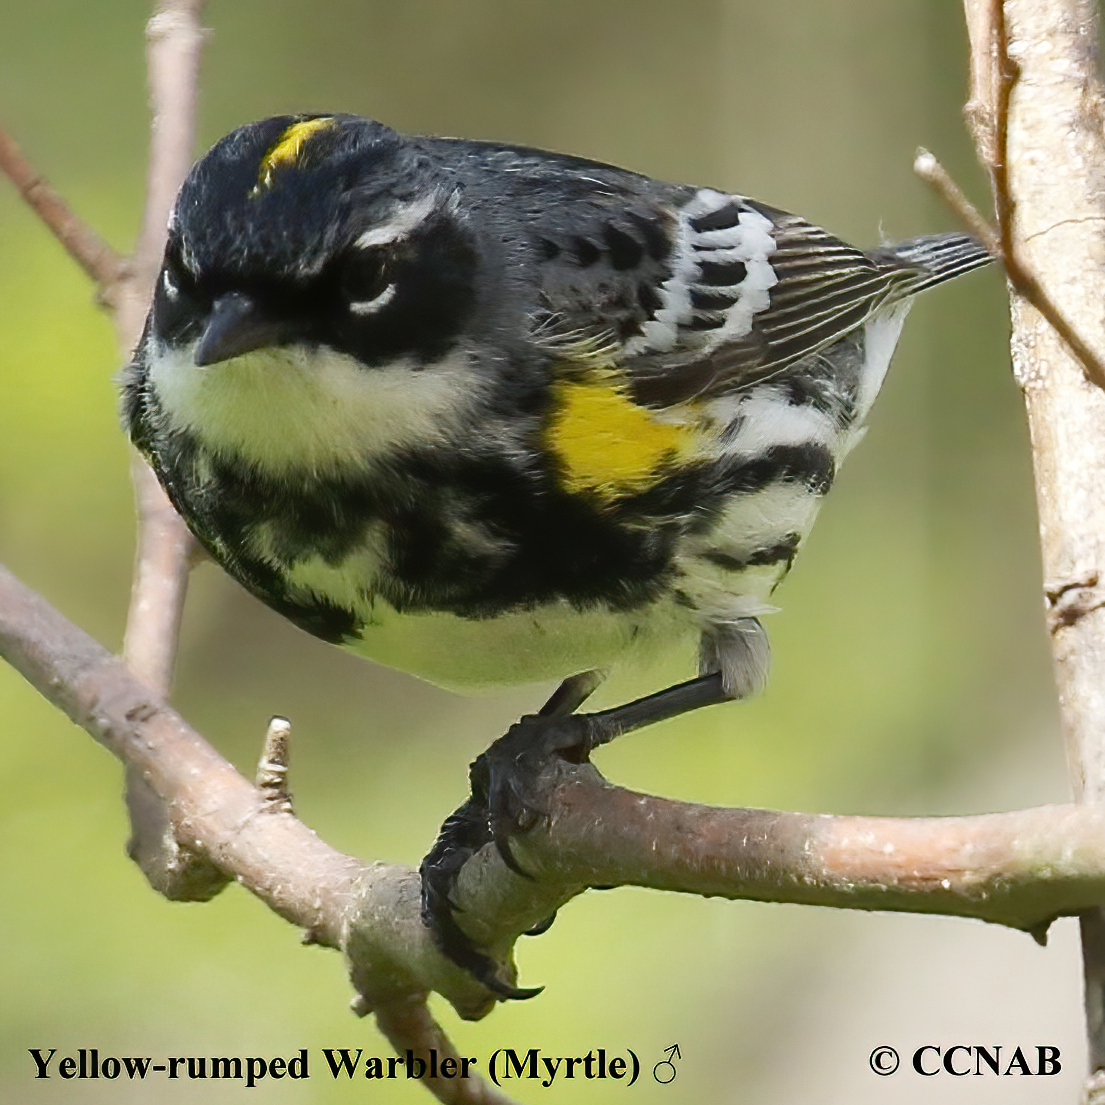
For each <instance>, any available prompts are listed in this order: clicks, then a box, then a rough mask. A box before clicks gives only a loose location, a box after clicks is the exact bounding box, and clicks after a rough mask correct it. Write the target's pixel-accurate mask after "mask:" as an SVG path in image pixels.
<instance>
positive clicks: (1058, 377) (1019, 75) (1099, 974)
mask: <svg viewBox="0 0 1105 1105" xmlns="http://www.w3.org/2000/svg"><path fill="white" fill-rule="evenodd" d="M965 7H966V12H967V24H968V29H969V32H970V36H971V46H972V78H971V100H970V103H969V104H968V113H967V114H968V119H969V121H970V122H971V124H972V126H973V129H974V132H975V138H976V142H977V143H978V147H979V153H980V156H981V158H982V160H983V162H984V164H986V165H987V167H988V168H990V170H991V177H992V180H993V183H994V192H995V207H996V211H997V215H998V221H999V231H1000V236H1001V238H1002V246H1003V251H1004V253H1005V257H1006V262H1007V268H1008V270H1009V271H1010V276H1011V282H1012V283H1013V285H1014V290H1015V291H1016V290H1017V288H1016V285H1017V281H1016V280H1014V279H1012V276H1013V271H1014V268H1021V269H1024V270H1026V271H1027V272H1028V273H1029V274H1030V275H1031V277H1032V278H1033V280H1034V281H1035V282H1038V286H1040V287H1042V288H1046V289H1047V290H1048V293H1049V299H1050V300H1051V301H1053V302H1055V304H1056V305H1057V307H1058V309H1059V310H1060V311H1061V313H1062V317H1063V318H1064V319H1065V320H1067V321H1068V322H1069V325H1070V328H1071V329H1072V330H1073V332H1074V334H1075V337H1076V339H1077V341H1078V342H1080V343H1082V346H1083V348H1084V349H1087V350H1089V351H1090V352H1091V360H1096V361H1097V362H1098V363H1100V356H1099V353H1098V355H1097V356H1096V357H1095V356H1094V355H1093V353H1094V351H1100V350H1103V349H1105V316H1103V313H1102V311H1101V303H1102V301H1103V300H1105V287H1103V283H1105V282H1103V278H1102V258H1105V131H1103V126H1102V123H1103V115H1105V113H1103V109H1102V108H1103V97H1102V89H1101V86H1100V82H1099V79H1098V75H1097V64H1098V59H1097V11H1096V8H1097V5H1096V2H1095V0H1005V2H1004V3H1003V2H1002V0H965ZM1012 320H1013V338H1012V348H1013V365H1014V371H1015V373H1016V377H1017V380H1018V382H1019V383H1020V385H1021V388H1022V390H1023V392H1024V397H1025V405H1026V408H1027V411H1028V420H1029V429H1030V433H1031V439H1032V450H1033V460H1034V468H1035V479H1036V497H1037V504H1038V509H1039V518H1040V539H1041V547H1042V554H1043V567H1044V602H1045V608H1046V611H1047V624H1048V630H1049V633H1050V637H1051V644H1052V655H1053V661H1054V666H1055V678H1056V682H1057V684H1058V689H1059V703H1060V710H1061V716H1062V724H1063V733H1064V739H1065V741H1066V746H1067V759H1068V763H1069V765H1070V771H1071V779H1072V783H1073V787H1074V791H1075V795H1076V797H1077V798H1078V800H1079V801H1080V802H1085V803H1102V802H1105V392H1103V391H1102V389H1101V387H1099V386H1096V384H1097V383H1098V382H1099V381H1097V380H1096V376H1095V374H1094V373H1093V372H1092V371H1088V370H1086V368H1085V360H1086V358H1085V357H1082V358H1081V362H1082V363H1080V361H1079V360H1078V359H1076V358H1075V357H1073V356H1072V355H1071V351H1070V342H1069V340H1067V341H1064V339H1063V338H1062V337H1061V336H1060V334H1059V332H1058V331H1057V330H1056V328H1055V327H1054V326H1053V325H1052V324H1050V323H1049V321H1048V320H1047V319H1046V318H1045V317H1044V315H1042V314H1041V313H1039V312H1038V311H1037V309H1036V308H1035V307H1033V306H1031V305H1030V303H1029V302H1028V301H1027V300H1026V299H1025V298H1022V297H1021V296H1020V295H1017V294H1015V295H1014V296H1013V302H1012ZM1081 924H1082V949H1083V962H1084V972H1085V983H1086V1020H1087V1031H1088V1035H1089V1044H1090V1061H1091V1069H1092V1070H1093V1071H1095V1072H1100V1071H1102V1070H1103V1069H1105V913H1103V911H1102V910H1100V909H1097V910H1092V911H1090V912H1088V913H1085V914H1083V915H1082V918H1081ZM1099 1084H1105V1079H1103V1078H1102V1077H1101V1076H1100V1075H1097V1076H1095V1077H1093V1078H1091V1082H1090V1083H1089V1084H1088V1086H1087V1093H1088V1097H1087V1100H1105V1097H1102V1098H1095V1096H1094V1094H1095V1093H1100V1092H1101V1085H1099Z"/></svg>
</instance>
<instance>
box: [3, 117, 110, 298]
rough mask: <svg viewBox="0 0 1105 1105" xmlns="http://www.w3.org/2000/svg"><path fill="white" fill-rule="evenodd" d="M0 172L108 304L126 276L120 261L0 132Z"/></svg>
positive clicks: (10, 139)
mask: <svg viewBox="0 0 1105 1105" xmlns="http://www.w3.org/2000/svg"><path fill="white" fill-rule="evenodd" d="M0 172H3V173H4V174H5V176H7V177H8V179H9V180H10V181H11V182H12V184H14V185H15V186H16V188H17V189H18V190H19V194H20V195H21V196H22V197H23V199H24V200H26V202H27V204H28V205H29V206H30V207H31V208H32V210H33V211H34V212H35V214H37V215H38V217H39V218H40V219H42V221H43V222H44V223H45V224H46V225H47V226H48V227H49V228H50V230H51V231H52V232H53V235H54V237H55V238H57V240H58V241H59V242H60V243H61V244H62V245H63V246H64V247H65V250H66V252H67V253H68V254H69V256H70V257H72V258H73V260H74V261H76V262H77V264H78V265H80V267H81V268H82V269H83V270H84V272H85V273H86V274H87V275H88V276H89V277H90V278H91V279H92V280H94V281H95V282H96V283H97V284H98V285H99V286H100V292H101V296H102V297H103V299H104V300H105V302H107V301H109V299H110V296H111V292H112V289H113V288H114V287H115V285H117V284H118V283H119V282H120V281H121V280H123V279H124V277H125V275H126V272H127V268H126V263H125V262H124V260H123V258H122V257H121V256H120V255H119V254H118V253H116V251H115V250H114V249H112V248H111V246H109V245H108V244H107V242H105V241H104V240H103V238H101V237H100V236H99V234H97V233H96V231H95V230H93V229H92V227H90V226H89V225H88V224H87V223H86V222H84V221H83V220H82V219H80V218H79V217H78V216H77V215H76V214H74V212H73V211H72V210H71V209H70V208H69V206H68V205H67V204H66V202H65V201H64V200H63V199H62V198H61V196H59V195H58V194H57V192H55V191H54V189H53V188H51V187H50V185H49V184H48V183H47V181H46V180H45V178H44V177H42V176H41V175H40V174H39V173H37V172H36V171H35V169H34V168H33V167H32V166H31V163H30V162H29V161H27V159H26V158H25V157H24V156H23V151H22V150H20V148H19V146H17V145H16V142H15V139H14V138H12V137H11V135H9V134H8V133H7V132H6V131H4V130H0Z"/></svg>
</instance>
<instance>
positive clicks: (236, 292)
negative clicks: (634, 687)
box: [124, 115, 988, 697]
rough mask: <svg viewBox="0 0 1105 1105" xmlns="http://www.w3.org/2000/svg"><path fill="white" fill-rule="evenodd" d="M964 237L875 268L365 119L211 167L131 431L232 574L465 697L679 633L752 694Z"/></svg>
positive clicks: (696, 196)
mask: <svg viewBox="0 0 1105 1105" xmlns="http://www.w3.org/2000/svg"><path fill="white" fill-rule="evenodd" d="M987 260H988V257H987V254H986V251H985V250H984V249H983V247H982V246H981V245H980V244H979V243H978V242H977V241H975V240H974V239H972V238H970V237H967V236H964V235H961V234H944V235H935V236H926V237H920V238H914V239H911V240H909V241H906V242H901V243H899V244H897V245H888V246H882V247H879V248H877V249H874V250H871V251H862V250H859V249H855V248H853V247H852V246H849V245H846V244H845V243H843V242H841V241H839V240H838V239H836V238H834V237H832V236H831V235H830V234H828V233H826V232H825V231H824V230H821V229H819V228H818V227H815V226H812V225H811V224H809V223H807V222H805V221H803V220H802V219H800V218H798V217H796V216H794V215H789V214H786V213H785V212H782V211H779V210H776V209H774V208H772V207H767V206H765V205H764V204H761V203H758V202H756V201H754V200H750V199H746V198H745V197H743V196H737V195H731V194H728V193H725V192H720V191H715V190H713V189H710V188H696V187H690V186H687V185H681V184H668V183H663V182H660V181H655V180H651V179H648V178H647V177H643V176H638V175H636V174H634V173H630V172H626V171H625V170H622V169H618V168H614V167H612V166H609V165H603V164H598V163H596V162H592V161H586V160H582V159H580V158H575V157H568V156H563V155H560V154H554V153H546V152H542V151H539V150H531V149H524V148H519V147H514V146H505V145H498V144H495V143H489V142H473V141H464V140H460V139H446V138H422V137H408V136H404V135H400V134H397V133H395V132H394V131H392V130H390V129H388V128H387V127H385V126H382V125H381V124H379V123H376V122H372V121H370V120H367V119H360V118H356V117H353V116H348V115H319V116H283V117H278V118H272V119H266V120H264V121H262V122H258V123H253V124H250V125H248V126H244V127H241V128H240V129H238V130H236V131H234V132H233V133H232V134H230V135H228V136H227V137H226V138H224V139H222V140H221V141H220V142H218V143H217V144H216V145H215V146H214V148H213V149H212V150H211V151H210V152H209V153H208V154H207V155H206V156H205V157H203V159H202V160H200V161H199V163H198V164H197V165H196V166H195V167H194V168H193V170H192V172H191V173H190V175H189V176H188V179H187V180H186V182H185V184H184V186H183V188H182V189H181V192H180V195H179V197H178V199H177V203H176V207H175V210H174V212H173V216H172V220H171V224H170V228H169V242H168V247H167V249H166V253H165V260H164V265H163V267H162V270H161V275H160V278H159V280H158V283H157V288H156V291H155V294H154V299H153V305H152V307H151V310H150V314H149V319H148V321H147V325H146V331H145V334H144V336H143V338H142V341H141V344H140V346H139V348H138V350H137V352H136V355H135V358H134V361H133V363H132V365H131V366H130V367H129V369H128V370H127V372H126V374H125V378H124V412H125V420H126V424H127V427H128V429H129V431H130V434H131V437H132V439H133V441H134V443H135V444H136V445H137V446H138V448H139V449H140V450H141V451H142V452H143V453H144V454H145V456H146V457H147V459H148V460H149V461H150V463H151V464H152V465H153V467H154V470H155V471H156V472H157V474H158V476H159V478H160V479H161V482H162V483H163V485H164V486H165V489H166V491H167V492H168V494H169V497H170V498H171V500H172V502H173V504H174V505H175V506H176V508H177V510H178V511H179V512H180V513H181V515H182V516H183V517H184V519H185V521H186V522H187V523H188V525H189V526H190V527H191V529H192V531H193V532H194V533H195V535H196V536H197V538H198V539H199V540H200V542H201V543H202V544H203V546H204V547H205V548H206V549H207V550H208V552H210V553H211V555H212V556H213V557H214V558H215V559H216V560H217V561H218V562H219V563H220V564H221V565H222V566H223V567H224V568H225V569H226V570H227V571H228V572H229V573H230V574H231V575H232V576H233V577H234V578H235V579H237V580H238V581H239V582H240V583H241V584H242V585H243V586H245V587H246V588H247V589H248V590H249V591H250V592H252V593H253V594H254V595H256V596H257V597H258V598H260V599H261V600H262V601H263V602H265V603H267V604H268V605H269V606H271V607H272V608H273V609H275V610H277V611H279V612H280V613H282V614H284V615H285V616H287V617H288V618H290V619H291V620H292V621H293V622H294V623H295V624H296V625H298V626H300V627H302V628H303V629H306V630H307V631H308V632H310V633H313V634H315V635H316V636H319V637H321V638H323V639H325V640H328V641H333V642H335V643H340V644H344V645H347V646H348V647H350V648H352V649H353V650H355V651H357V652H359V653H362V654H364V655H366V656H369V657H371V658H373V659H376V660H379V661H381V662H383V663H385V664H390V665H393V666H395V667H397V668H401V669H403V670H405V671H410V672H414V673H415V674H417V675H420V676H422V677H424V678H426V679H428V680H430V681H432V682H435V683H439V684H441V685H444V686H448V687H463V686H473V685H474V686H479V685H491V684H496V683H512V682H521V681H528V680H536V679H544V678H552V677H556V678H563V677H565V676H568V675H570V674H572V673H575V672H580V671H582V670H585V669H591V668H605V667H608V666H609V665H611V664H612V663H615V662H616V661H618V660H619V659H622V658H625V657H630V656H632V655H634V654H639V653H645V652H647V651H648V650H651V649H656V648H662V649H664V648H670V647H671V646H672V645H673V643H676V642H679V641H684V640H687V639H689V638H691V639H697V640H698V641H700V643H701V644H700V656H701V671H702V673H704V674H709V673H720V676H721V680H720V682H721V686H722V688H723V691H724V694H725V695H727V696H729V697H742V696H744V695H748V694H750V693H752V692H754V691H757V690H759V689H760V688H761V687H762V686H763V684H764V681H765V679H766V675H767V669H768V645H767V638H766V635H765V633H764V631H763V628H762V626H761V624H760V621H759V616H760V615H762V614H763V613H765V612H767V611H768V610H770V609H771V607H770V606H769V600H770V596H771V594H772V592H773V591H774V589H775V587H776V586H777V585H778V583H779V582H780V580H781V579H782V578H783V577H784V576H785V575H786V573H787V571H788V569H789V568H790V565H791V563H792V561H793V560H794V556H795V554H796V552H797V551H798V548H799V546H800V544H801V542H802V540H803V538H804V537H805V535H806V534H807V532H808V531H809V529H810V526H811V525H812V523H813V520H814V517H815V515H816V513H817V510H818V508H819V506H820V504H821V500H822V498H823V497H824V495H825V493H826V492H827V491H828V490H829V487H830V486H831V484H832V482H833V478H834V475H835V473H836V470H837V467H838V466H839V464H840V462H841V461H842V460H843V458H844V456H845V454H846V453H847V452H848V450H849V449H850V448H851V446H852V444H853V443H854V442H855V440H856V438H857V436H858V433H859V430H860V426H861V424H862V422H863V420H864V418H865V417H866V415H867V412H868V410H869V409H870V407H871V404H872V402H873V401H874V399H875V396H876V394H877V393H878V391H879V388H880V385H881V384H882V381H883V376H884V374H885V372H886V370H887V366H888V365H889V362H890V357H891V354H892V352H893V350H894V346H895V343H896V342H897V339H898V334H899V332H900V330H901V326H902V322H903V319H904V317H905V314H906V310H907V308H908V305H909V300H910V297H911V296H913V295H914V294H915V293H916V292H918V291H921V290H922V289H924V288H927V287H930V286H932V285H934V284H938V283H940V282H941V281H943V280H946V279H948V278H950V277H952V276H956V275H958V274H960V273H963V272H966V271H968V270H970V269H974V268H977V267H978V266H980V265H984V264H985V263H986V262H987Z"/></svg>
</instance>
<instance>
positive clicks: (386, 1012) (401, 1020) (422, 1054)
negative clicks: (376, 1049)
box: [376, 996, 511, 1105]
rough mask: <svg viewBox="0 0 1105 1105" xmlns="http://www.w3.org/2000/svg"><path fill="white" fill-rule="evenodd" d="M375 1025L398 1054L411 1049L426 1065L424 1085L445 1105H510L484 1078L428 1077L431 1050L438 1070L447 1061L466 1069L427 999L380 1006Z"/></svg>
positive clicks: (421, 998)
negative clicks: (428, 1006)
mask: <svg viewBox="0 0 1105 1105" xmlns="http://www.w3.org/2000/svg"><path fill="white" fill-rule="evenodd" d="M376 1024H377V1026H378V1027H379V1029H380V1031H381V1032H382V1033H383V1034H384V1036H386V1037H387V1040H388V1042H389V1043H390V1044H391V1046H392V1047H393V1048H395V1051H396V1053H397V1054H399V1055H404V1054H405V1053H406V1052H407V1051H408V1050H409V1051H410V1052H412V1056H413V1058H414V1059H415V1060H416V1061H421V1062H422V1063H423V1064H424V1066H423V1068H422V1071H423V1074H422V1084H423V1085H424V1086H425V1087H426V1089H428V1090H429V1091H430V1093H432V1094H433V1095H434V1097H436V1098H437V1099H438V1101H440V1102H442V1103H443V1105H511V1099H510V1098H508V1097H504V1096H503V1095H502V1094H501V1093H499V1092H498V1091H496V1090H494V1089H492V1087H491V1086H489V1085H488V1084H487V1083H486V1082H485V1081H484V1080H483V1079H482V1078H479V1077H474V1076H472V1075H467V1076H466V1077H464V1078H458V1077H449V1078H442V1077H441V1076H440V1075H439V1076H438V1077H436V1078H431V1077H430V1076H429V1072H430V1069H431V1068H430V1061H429V1054H430V1051H431V1050H433V1051H434V1052H436V1055H435V1060H434V1061H435V1063H436V1065H437V1069H438V1070H439V1071H440V1070H441V1065H442V1063H443V1062H444V1061H446V1060H452V1062H453V1063H454V1064H455V1066H454V1067H453V1068H452V1069H454V1070H458V1071H459V1070H461V1069H463V1068H461V1066H460V1056H459V1055H458V1054H457V1051H456V1049H455V1048H454V1047H453V1045H452V1044H451V1043H450V1042H449V1038H448V1037H447V1036H446V1035H445V1033H444V1032H442V1031H441V1028H440V1026H439V1025H438V1023H437V1021H435V1020H434V1018H433V1017H432V1016H431V1014H430V1011H429V1009H428V1008H427V1007H426V1001H425V998H423V997H420V996H415V997H412V998H410V999H408V1000H406V1001H400V1002H394V1003H391V1004H388V1005H382V1006H380V1007H378V1008H377V1009H376Z"/></svg>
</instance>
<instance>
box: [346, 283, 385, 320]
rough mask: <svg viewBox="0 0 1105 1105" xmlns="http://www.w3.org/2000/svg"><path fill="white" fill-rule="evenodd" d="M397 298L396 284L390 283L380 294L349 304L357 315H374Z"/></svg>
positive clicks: (350, 308)
mask: <svg viewBox="0 0 1105 1105" xmlns="http://www.w3.org/2000/svg"><path fill="white" fill-rule="evenodd" d="M394 298H395V285H394V284H389V285H388V286H387V287H386V288H385V289H384V290H383V291H382V292H381V293H380V294H379V295H378V296H374V297H373V298H372V299H361V300H358V301H357V302H356V303H350V304H349V310H350V311H351V312H352V313H353V314H355V315H374V314H376V312H377V311H381V310H383V308H385V307H386V306H387V305H388V304H389V303H390V302H391V301H392V300H393V299H394Z"/></svg>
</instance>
